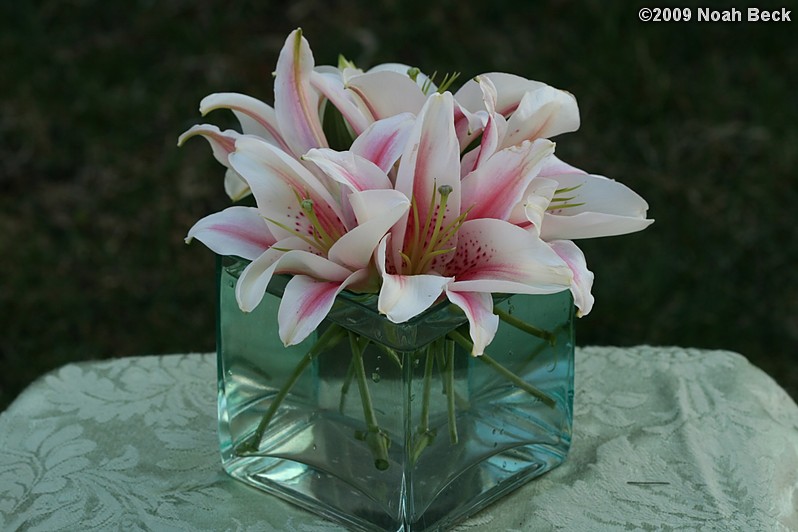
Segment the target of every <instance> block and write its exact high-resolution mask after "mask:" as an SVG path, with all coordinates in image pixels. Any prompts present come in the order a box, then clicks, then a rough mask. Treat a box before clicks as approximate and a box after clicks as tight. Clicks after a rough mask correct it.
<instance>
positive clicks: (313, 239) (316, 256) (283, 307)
mask: <svg viewBox="0 0 798 532" xmlns="http://www.w3.org/2000/svg"><path fill="white" fill-rule="evenodd" d="M229 160H230V164H231V167H232V168H233V169H234V170H235V171H236V172H237V173H238V174H239V175H241V176H242V177H243V178H244V179H245V180H246V182H247V183H248V185H249V187H250V188H251V190H252V193H253V195H254V197H255V200H256V203H257V208H248V207H231V208H229V209H227V210H225V211H222V212H220V213H217V214H214V215H211V216H208V217H206V218H204V219H203V220H200V222H198V223H197V225H195V227H194V228H192V230H191V231H190V232H189V239H190V238H197V239H198V240H200V241H202V242H203V243H205V244H206V245H207V246H208V247H209V248H211V249H212V250H213V251H216V252H217V253H220V254H232V255H238V256H241V257H243V258H245V259H249V260H251V261H252V262H251V263H250V264H249V265H248V266H247V267H246V268H245V269H244V271H243V272H242V273H241V276H240V278H239V280H238V283H237V285H236V298H237V300H238V304H239V307H240V308H241V309H242V310H244V311H251V310H252V309H254V308H255V307H256V306H257V305H258V304H259V303H260V301H261V299H262V298H263V296H264V294H265V292H266V288H267V286H268V284H269V281H270V280H271V278H272V276H273V275H275V274H292V275H293V277H292V279H291V280H290V281H289V282H288V284H287V285H286V288H285V294H284V296H283V298H282V301H281V303H280V310H279V312H278V324H279V333H280V338H281V339H282V340H283V342H284V343H285V344H286V345H293V344H296V343H298V342H301V341H302V340H304V339H305V338H306V337H307V336H308V335H309V334H310V333H311V332H312V331H313V330H315V329H316V327H317V326H318V325H319V323H321V321H322V320H323V319H324V317H325V316H326V315H327V313H328V312H329V310H330V308H331V307H332V304H333V302H334V300H335V296H337V295H338V294H339V293H340V292H341V291H342V290H344V289H346V288H349V289H357V288H358V287H364V286H368V285H369V283H370V281H371V282H372V283H373V281H374V280H373V279H370V277H371V276H372V275H373V270H372V269H371V268H369V264H370V262H371V257H372V254H373V252H374V249H375V248H376V247H377V245H378V243H379V241H380V240H381V239H382V237H383V235H384V234H385V233H386V232H387V231H388V229H390V227H391V226H392V225H393V224H394V223H395V222H396V220H398V219H399V218H400V217H401V216H402V215H403V214H404V213H405V212H406V211H407V210H408V208H409V202H408V201H407V199H406V198H405V197H404V196H403V195H401V194H399V193H397V192H396V191H394V190H391V189H380V190H362V191H358V192H353V193H352V194H350V195H349V196H348V198H347V199H348V201H349V204H350V206H351V209H352V213H353V215H354V218H353V220H352V221H351V222H349V223H347V222H346V221H345V217H344V216H343V210H342V208H341V205H340V203H339V202H338V200H337V199H336V198H334V197H333V196H332V194H330V192H329V191H328V190H327V188H326V187H325V185H324V184H323V183H322V182H321V181H320V180H319V179H318V178H317V177H316V176H315V175H313V173H311V172H310V171H308V170H307V169H306V168H305V167H304V166H302V165H301V164H300V163H299V162H298V161H297V160H295V159H294V158H292V157H291V156H290V155H288V154H286V153H285V152H283V151H282V150H280V149H279V148H276V147H274V146H272V145H271V144H269V143H267V142H265V141H263V140H261V139H258V138H255V137H241V138H240V139H239V140H238V141H237V143H236V148H235V151H234V152H233V153H231V154H230V156H229Z"/></svg>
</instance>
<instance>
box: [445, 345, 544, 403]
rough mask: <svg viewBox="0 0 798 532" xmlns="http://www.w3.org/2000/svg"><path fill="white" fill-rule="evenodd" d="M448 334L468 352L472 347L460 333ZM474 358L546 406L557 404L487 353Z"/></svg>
mask: <svg viewBox="0 0 798 532" xmlns="http://www.w3.org/2000/svg"><path fill="white" fill-rule="evenodd" d="M448 336H449V338H451V339H452V340H454V341H455V342H457V343H458V344H460V346H461V347H462V348H463V349H466V350H468V351H469V352H470V351H471V349H472V348H473V344H472V343H471V342H470V341H469V340H468V339H467V338H465V337H464V336H463V335H462V334H460V333H458V332H457V331H450V332H449V333H448ZM476 358H477V359H478V360H481V361H482V362H484V363H485V364H487V365H488V366H490V367H491V368H493V370H494V371H496V372H497V373H499V374H500V375H501V376H502V377H504V378H506V379H507V380H509V381H510V382H512V383H513V384H515V385H516V386H518V387H519V388H521V389H522V390H524V391H525V392H526V393H528V394H529V395H532V396H533V397H536V398H538V399H539V400H540V401H541V402H542V403H543V404H545V405H546V406H548V407H550V408H554V407H555V405H556V404H557V403H556V401H555V400H554V399H552V398H551V397H549V396H548V395H547V394H545V393H544V392H542V391H540V390H538V389H537V388H535V387H534V386H532V385H531V384H529V383H528V382H526V381H525V380H523V379H522V378H521V377H519V376H518V375H516V374H515V373H513V372H512V371H510V370H509V369H507V368H505V367H504V366H502V365H501V364H499V363H498V362H496V361H495V360H494V359H493V358H491V357H490V356H488V354H487V353H483V354H482V355H481V356H478V357H476Z"/></svg>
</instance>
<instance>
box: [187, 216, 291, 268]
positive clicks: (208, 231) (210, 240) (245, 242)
mask: <svg viewBox="0 0 798 532" xmlns="http://www.w3.org/2000/svg"><path fill="white" fill-rule="evenodd" d="M194 238H196V239H197V240H199V241H200V242H202V243H203V244H205V245H206V246H208V248H209V249H210V250H211V251H213V252H214V253H216V254H218V255H232V256H236V257H241V258H242V259H247V260H254V259H255V258H257V257H259V256H260V255H261V254H262V253H263V252H264V251H266V250H267V249H269V248H270V247H271V246H272V245H273V244H274V243H275V242H276V239H275V238H274V235H272V233H271V231H269V228H268V226H267V225H266V222H265V221H264V220H263V218H261V215H260V213H258V209H256V208H254V207H228V208H227V209H225V210H223V211H221V212H216V213H213V214H211V215H209V216H206V217H205V218H202V219H201V220H199V221H198V222H197V223H195V224H194V226H193V227H192V228H191V229H190V230H189V232H188V236H186V244H188V243H189V242H191V240H192V239H194Z"/></svg>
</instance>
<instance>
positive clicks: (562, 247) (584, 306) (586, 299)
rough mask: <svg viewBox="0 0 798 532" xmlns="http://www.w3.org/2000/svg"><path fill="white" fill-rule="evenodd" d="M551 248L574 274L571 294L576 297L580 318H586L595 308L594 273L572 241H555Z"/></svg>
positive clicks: (575, 302)
mask: <svg viewBox="0 0 798 532" xmlns="http://www.w3.org/2000/svg"><path fill="white" fill-rule="evenodd" d="M549 246H551V248H552V249H553V250H554V252H555V253H557V255H559V256H560V257H561V258H562V259H563V260H564V261H565V263H566V264H567V265H568V267H569V268H570V269H571V272H573V280H572V281H571V294H573V296H574V305H576V308H577V309H578V310H577V313H576V315H577V316H578V317H580V318H581V317H582V316H586V315H587V314H588V313H589V312H590V310H591V309H592V308H593V302H594V301H595V299H594V298H593V294H592V293H591V289H592V288H593V272H591V271H590V270H588V269H587V261H586V260H585V255H584V253H582V250H581V249H579V248H578V247H577V245H576V244H574V243H573V242H571V241H570V240H555V241H553V242H549Z"/></svg>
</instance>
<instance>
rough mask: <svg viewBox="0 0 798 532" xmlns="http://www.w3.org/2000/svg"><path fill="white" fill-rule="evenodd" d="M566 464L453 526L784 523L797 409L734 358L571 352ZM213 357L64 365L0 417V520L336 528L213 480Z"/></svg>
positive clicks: (793, 476)
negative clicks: (570, 435) (571, 414)
mask: <svg viewBox="0 0 798 532" xmlns="http://www.w3.org/2000/svg"><path fill="white" fill-rule="evenodd" d="M576 375H577V377H576V388H577V393H576V397H575V401H574V402H575V421H574V440H573V447H572V450H571V454H570V455H569V458H568V460H567V461H566V463H565V464H563V465H562V466H560V467H559V468H558V469H555V470H554V471H552V472H551V473H549V474H547V475H544V476H543V477H541V478H539V479H537V480H535V481H532V482H530V483H529V484H527V485H526V486H525V487H523V488H521V489H520V490H518V491H516V492H515V493H513V494H511V495H509V496H508V497H506V498H504V499H503V500H501V501H499V502H498V503H496V504H494V505H493V506H491V507H489V508H488V509H486V510H485V511H483V512H482V513H479V514H477V515H476V516H475V517H473V518H471V519H470V520H468V521H466V522H465V523H463V524H462V525H461V526H460V527H458V530H459V529H463V530H468V531H470V530H490V531H504V530H507V531H512V530H535V531H537V530H540V531H548V530H567V531H591V532H592V531H603V530H608V531H614V530H618V531H621V530H623V531H629V530H701V531H706V530H723V531H727V530H732V531H736V530H739V531H744V532H750V531H771V530H785V531H786V530H798V489H797V488H798V407H796V405H795V403H794V402H793V401H792V400H791V399H790V398H789V397H788V396H787V394H786V393H785V392H784V391H783V390H782V389H781V388H780V387H779V386H778V385H776V383H775V382H774V381H773V380H771V379H770V377H768V376H766V375H765V374H764V373H763V372H761V371H760V370H759V369H757V368H755V367H754V366H752V365H750V364H749V363H748V362H747V361H746V360H745V359H744V358H743V357H742V356H740V355H737V354H735V353H729V352H722V351H703V350H695V349H681V348H655V347H636V348H629V349H619V348H595V347H589V348H583V349H580V350H578V351H577V370H576ZM215 401H216V369H215V357H214V356H213V355H200V354H192V355H169V356H149V357H137V358H123V359H117V360H110V361H103V362H89V363H81V364H70V365H67V366H64V367H62V368H60V369H58V370H56V371H54V372H52V373H50V374H48V375H46V376H44V377H42V378H41V379H39V380H38V381H36V382H35V383H33V384H32V385H31V386H30V387H29V388H28V389H27V390H25V391H24V392H23V393H22V394H21V395H20V396H19V397H18V398H17V400H16V401H15V402H14V403H13V404H12V405H11V406H10V407H9V408H8V409H7V410H6V411H5V412H3V413H2V414H0V530H3V531H14V530H30V531H34V530H42V531H48V532H49V531H55V530H69V531H73V530H82V531H90V530H103V531H105V530H126V531H127V530H156V531H170V530H184V531H198V530H210V531H218V530H231V531H232V530H236V531H238V530H241V531H243V530H247V531H249V530H252V531H256V530H257V531H263V530H280V531H282V530H287V531H330V530H341V528H340V527H339V526H338V525H336V524H333V523H329V522H326V521H323V520H321V519H320V518H318V517H316V516H314V515H311V514H309V513H307V512H305V511H303V510H301V509H298V508H295V507H293V506H292V505H290V504H288V503H285V502H283V501H281V500H279V499H276V498H274V497H272V496H270V495H266V494H263V493H261V492H258V491H256V490H254V489H251V488H249V487H247V486H245V485H243V484H240V483H238V482H236V481H234V480H232V479H231V478H229V477H227V476H226V475H225V473H224V472H223V471H222V469H221V465H220V460H219V456H218V450H217V437H216V404H215Z"/></svg>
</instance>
